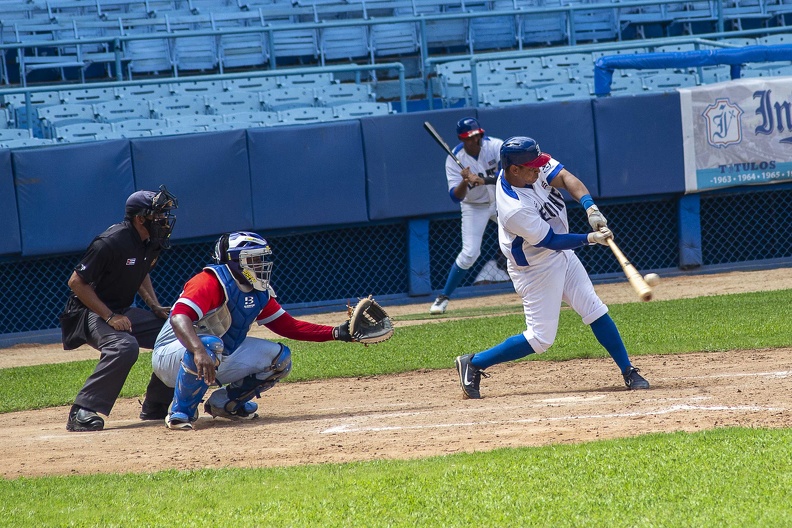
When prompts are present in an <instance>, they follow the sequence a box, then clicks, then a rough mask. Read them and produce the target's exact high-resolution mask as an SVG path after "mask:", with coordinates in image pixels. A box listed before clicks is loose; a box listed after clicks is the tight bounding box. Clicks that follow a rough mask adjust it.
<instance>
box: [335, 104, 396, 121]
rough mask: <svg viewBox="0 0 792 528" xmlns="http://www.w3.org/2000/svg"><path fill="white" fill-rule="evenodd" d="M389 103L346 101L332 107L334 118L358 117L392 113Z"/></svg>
mask: <svg viewBox="0 0 792 528" xmlns="http://www.w3.org/2000/svg"><path fill="white" fill-rule="evenodd" d="M392 113H393V109H392V108H391V104H390V103H374V102H359V103H346V104H341V105H338V106H334V107H333V115H334V116H335V117H336V119H357V118H359V117H366V116H377V115H387V114H392Z"/></svg>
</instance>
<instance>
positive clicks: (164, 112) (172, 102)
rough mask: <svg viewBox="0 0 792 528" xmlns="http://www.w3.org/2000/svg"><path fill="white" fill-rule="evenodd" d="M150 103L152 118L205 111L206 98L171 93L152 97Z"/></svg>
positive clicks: (203, 112)
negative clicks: (158, 97)
mask: <svg viewBox="0 0 792 528" xmlns="http://www.w3.org/2000/svg"><path fill="white" fill-rule="evenodd" d="M150 104H151V117H153V118H154V119H163V118H165V117H171V116H183V115H195V114H205V113H206V99H205V98H204V97H203V96H200V95H172V96H170V97H162V98H160V99H154V100H152V101H151V102H150Z"/></svg>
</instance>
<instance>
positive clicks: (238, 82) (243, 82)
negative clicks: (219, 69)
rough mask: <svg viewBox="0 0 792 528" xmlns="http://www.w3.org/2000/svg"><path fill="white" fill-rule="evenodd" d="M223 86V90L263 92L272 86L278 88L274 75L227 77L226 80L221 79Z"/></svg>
mask: <svg viewBox="0 0 792 528" xmlns="http://www.w3.org/2000/svg"><path fill="white" fill-rule="evenodd" d="M223 88H224V89H225V90H246V91H251V92H263V91H265V90H270V89H272V88H278V81H277V78H276V77H275V76H270V77H251V78H249V79H229V80H227V81H223Z"/></svg>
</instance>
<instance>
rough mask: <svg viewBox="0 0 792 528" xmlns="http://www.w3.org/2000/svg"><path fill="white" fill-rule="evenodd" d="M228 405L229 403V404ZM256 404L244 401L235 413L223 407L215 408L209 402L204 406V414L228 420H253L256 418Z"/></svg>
mask: <svg viewBox="0 0 792 528" xmlns="http://www.w3.org/2000/svg"><path fill="white" fill-rule="evenodd" d="M229 403H230V402H229ZM257 410H258V404H257V403H256V402H252V401H246V402H245V403H244V404H243V405H242V406H241V407H240V408H239V409H237V410H236V411H233V412H231V411H227V410H226V409H225V408H224V407H216V406H214V405H212V404H211V403H209V402H206V404H204V412H205V413H206V414H211V415H212V418H228V419H230V420H253V419H255V418H258V413H257V412H256V411H257Z"/></svg>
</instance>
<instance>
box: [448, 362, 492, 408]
mask: <svg viewBox="0 0 792 528" xmlns="http://www.w3.org/2000/svg"><path fill="white" fill-rule="evenodd" d="M471 359H473V354H467V355H465V356H457V358H456V362H455V363H456V369H457V373H459V384H460V385H461V386H462V395H463V397H464V398H465V399H471V400H477V399H479V398H481V393H480V392H479V384H480V383H481V376H484V377H485V378H489V374H487V373H486V372H484V371H483V370H481V369H480V368H478V367H477V366H475V365H474V364H473V363H471V361H470V360H471Z"/></svg>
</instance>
